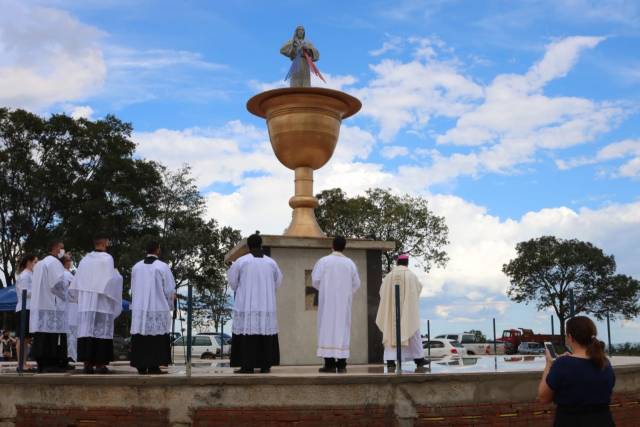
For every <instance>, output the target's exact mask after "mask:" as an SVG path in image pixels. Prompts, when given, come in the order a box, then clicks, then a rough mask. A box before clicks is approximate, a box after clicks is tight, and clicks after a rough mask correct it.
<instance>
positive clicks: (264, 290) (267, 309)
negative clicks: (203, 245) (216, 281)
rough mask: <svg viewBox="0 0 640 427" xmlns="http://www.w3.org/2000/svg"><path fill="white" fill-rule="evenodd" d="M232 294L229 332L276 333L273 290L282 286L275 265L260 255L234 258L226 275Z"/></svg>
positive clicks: (245, 333)
mask: <svg viewBox="0 0 640 427" xmlns="http://www.w3.org/2000/svg"><path fill="white" fill-rule="evenodd" d="M227 276H228V279H229V287H231V289H232V290H233V291H234V292H235V298H234V304H233V327H232V332H233V333H234V334H237V335H275V334H277V333H278V318H277V314H276V289H277V288H279V287H280V285H281V284H282V272H281V271H280V268H279V267H278V264H276V262H275V261H274V260H273V259H271V258H270V257H268V256H266V255H264V256H262V257H261V258H260V257H254V256H253V255H251V254H247V255H244V256H241V257H240V258H238V259H237V260H236V261H235V262H234V263H233V264H232V265H231V267H230V268H229V272H228V274H227Z"/></svg>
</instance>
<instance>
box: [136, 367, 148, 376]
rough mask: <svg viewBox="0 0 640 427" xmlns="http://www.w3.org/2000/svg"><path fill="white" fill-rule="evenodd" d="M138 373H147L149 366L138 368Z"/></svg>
mask: <svg viewBox="0 0 640 427" xmlns="http://www.w3.org/2000/svg"><path fill="white" fill-rule="evenodd" d="M138 373H139V374H140V375H147V368H144V369H143V368H138Z"/></svg>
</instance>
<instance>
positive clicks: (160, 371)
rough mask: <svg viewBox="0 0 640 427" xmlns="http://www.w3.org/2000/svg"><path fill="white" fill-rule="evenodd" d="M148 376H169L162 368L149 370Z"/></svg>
mask: <svg viewBox="0 0 640 427" xmlns="http://www.w3.org/2000/svg"><path fill="white" fill-rule="evenodd" d="M147 374H148V375H165V374H168V372H166V371H162V370H161V369H160V368H149V369H148V370H147Z"/></svg>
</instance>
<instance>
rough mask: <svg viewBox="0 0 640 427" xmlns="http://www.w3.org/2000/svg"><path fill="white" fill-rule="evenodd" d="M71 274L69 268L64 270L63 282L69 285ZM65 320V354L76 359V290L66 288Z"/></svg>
mask: <svg viewBox="0 0 640 427" xmlns="http://www.w3.org/2000/svg"><path fill="white" fill-rule="evenodd" d="M72 281H73V274H71V272H70V271H69V270H65V271H64V284H65V286H66V287H67V288H70V287H71V282H72ZM67 321H68V322H69V332H67V355H68V356H69V357H70V358H72V359H73V360H78V292H77V291H76V290H73V289H67Z"/></svg>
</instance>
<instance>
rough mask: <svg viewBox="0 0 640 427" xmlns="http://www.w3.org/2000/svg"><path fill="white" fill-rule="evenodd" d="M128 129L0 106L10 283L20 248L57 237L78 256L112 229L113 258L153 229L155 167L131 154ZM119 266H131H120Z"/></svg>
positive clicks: (0, 211) (2, 227) (1, 220)
mask: <svg viewBox="0 0 640 427" xmlns="http://www.w3.org/2000/svg"><path fill="white" fill-rule="evenodd" d="M130 135H131V126H130V125H129V124H126V123H123V122H121V121H119V120H118V119H116V118H115V117H113V116H107V117H106V118H105V119H103V120H98V121H95V122H93V121H89V120H84V119H80V120H74V119H72V118H70V117H68V116H65V115H54V116H52V117H50V118H48V119H43V118H40V117H38V116H36V115H34V114H32V113H29V112H26V111H23V110H12V111H10V110H8V109H6V108H0V270H2V273H3V276H4V281H5V283H13V282H14V281H15V274H16V262H17V260H18V258H19V257H20V255H21V254H22V253H24V252H25V251H32V252H36V253H41V252H43V250H44V248H45V247H46V242H47V241H48V240H50V239H51V238H52V237H55V236H57V237H62V238H64V240H65V243H66V244H67V247H68V248H69V249H72V250H73V251H74V253H76V254H79V253H81V252H83V251H85V250H88V249H90V248H91V244H92V241H91V240H92V239H91V238H92V235H93V234H94V233H95V231H96V230H99V229H103V230H105V231H107V232H110V233H112V235H113V243H114V251H115V252H114V256H115V258H116V261H118V258H119V255H120V254H119V251H120V250H122V249H123V248H125V249H126V247H127V244H128V242H130V241H132V240H135V239H137V238H138V237H140V236H144V235H146V234H148V233H152V232H154V228H155V227H156V226H155V222H156V209H155V206H156V200H157V198H158V193H157V190H158V188H159V187H160V174H159V173H158V170H157V165H155V164H154V163H152V162H147V161H144V160H139V159H135V158H134V157H133V154H134V150H135V145H134V143H133V142H131V141H130V139H129V138H130ZM125 267H130V265H126V266H125Z"/></svg>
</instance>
